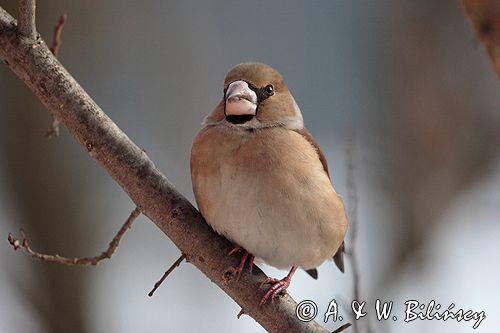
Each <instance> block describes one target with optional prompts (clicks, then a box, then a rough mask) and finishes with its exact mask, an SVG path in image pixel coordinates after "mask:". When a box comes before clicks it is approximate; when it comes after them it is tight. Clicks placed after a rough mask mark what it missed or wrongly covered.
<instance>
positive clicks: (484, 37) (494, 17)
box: [462, 0, 500, 76]
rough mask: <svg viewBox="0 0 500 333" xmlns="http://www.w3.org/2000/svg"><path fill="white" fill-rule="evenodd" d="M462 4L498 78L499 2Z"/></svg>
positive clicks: (485, 0)
mask: <svg viewBox="0 0 500 333" xmlns="http://www.w3.org/2000/svg"><path fill="white" fill-rule="evenodd" d="M462 4H463V7H464V9H465V12H466V13H467V16H468V17H469V20H470V21H471V23H472V25H473V27H474V29H475V30H476V33H477V35H478V37H479V39H480V40H481V42H482V43H483V44H484V46H485V47H486V50H487V51H488V55H489V56H490V59H491V61H492V63H493V66H494V67H495V70H496V72H497V74H498V75H499V76H500V1H498V0H462Z"/></svg>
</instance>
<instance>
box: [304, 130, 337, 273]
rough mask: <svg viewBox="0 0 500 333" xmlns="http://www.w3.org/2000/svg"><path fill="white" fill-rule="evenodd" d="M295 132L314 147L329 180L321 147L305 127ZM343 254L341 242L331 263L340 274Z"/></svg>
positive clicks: (326, 164)
mask: <svg viewBox="0 0 500 333" xmlns="http://www.w3.org/2000/svg"><path fill="white" fill-rule="evenodd" d="M295 132H297V133H299V134H300V135H302V136H303V137H304V138H305V139H306V140H307V141H308V142H309V143H310V144H311V146H313V147H314V149H315V150H316V152H317V153H318V158H319V160H320V161H321V164H322V165H323V169H324V170H325V172H326V174H327V175H328V178H330V173H329V172H328V163H327V162H326V158H325V154H323V151H322V150H321V147H320V146H319V144H318V143H317V142H316V140H314V138H313V136H312V135H311V133H309V131H308V130H307V128H305V127H303V128H302V129H299V130H295ZM344 253H345V246H344V242H342V244H341V245H340V247H339V249H338V250H337V253H335V255H334V256H333V262H335V265H337V267H338V268H339V270H340V271H341V272H342V273H344ZM316 276H317V275H316Z"/></svg>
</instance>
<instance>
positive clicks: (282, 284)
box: [259, 267, 297, 305]
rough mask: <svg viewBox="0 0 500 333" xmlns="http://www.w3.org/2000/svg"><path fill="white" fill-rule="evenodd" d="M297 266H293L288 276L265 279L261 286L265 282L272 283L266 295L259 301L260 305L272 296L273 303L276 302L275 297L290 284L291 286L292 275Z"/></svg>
mask: <svg viewBox="0 0 500 333" xmlns="http://www.w3.org/2000/svg"><path fill="white" fill-rule="evenodd" d="M296 269H297V268H296V267H292V269H291V270H290V272H289V273H288V275H287V276H285V277H284V278H283V279H281V280H278V279H275V278H267V279H265V280H264V281H263V282H262V283H261V284H260V286H261V287H262V286H263V285H265V284H272V286H271V288H269V290H268V291H267V292H266V294H265V295H264V297H262V299H261V300H260V302H259V305H263V304H264V303H266V301H267V300H268V299H269V297H270V298H271V303H272V302H274V299H275V298H276V297H277V296H278V294H280V293H282V292H284V291H285V290H286V288H288V286H290V282H291V281H292V275H293V273H295V270H296Z"/></svg>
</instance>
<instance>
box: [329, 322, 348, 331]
mask: <svg viewBox="0 0 500 333" xmlns="http://www.w3.org/2000/svg"><path fill="white" fill-rule="evenodd" d="M351 325H352V324H351V323H347V324H344V325H342V326H340V327H339V328H337V329H336V330H335V331H333V332H332V333H340V332H343V331H345V330H346V329H348V328H349V327H351Z"/></svg>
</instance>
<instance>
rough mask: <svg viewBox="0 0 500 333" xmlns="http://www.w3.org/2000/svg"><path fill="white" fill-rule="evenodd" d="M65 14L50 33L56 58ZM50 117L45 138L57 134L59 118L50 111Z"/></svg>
mask: <svg viewBox="0 0 500 333" xmlns="http://www.w3.org/2000/svg"><path fill="white" fill-rule="evenodd" d="M66 18H67V16H66V14H64V15H61V17H60V18H59V21H57V24H56V26H55V27H54V34H53V35H52V46H51V47H50V52H52V54H53V55H54V57H56V58H57V54H58V53H59V48H60V47H61V44H62V40H61V33H62V29H63V27H64V23H66ZM50 116H51V117H52V123H51V124H50V127H49V128H48V129H47V132H46V133H45V137H46V138H52V137H54V136H55V137H58V136H59V120H58V119H57V117H56V116H55V115H54V114H53V113H51V115H50Z"/></svg>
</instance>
